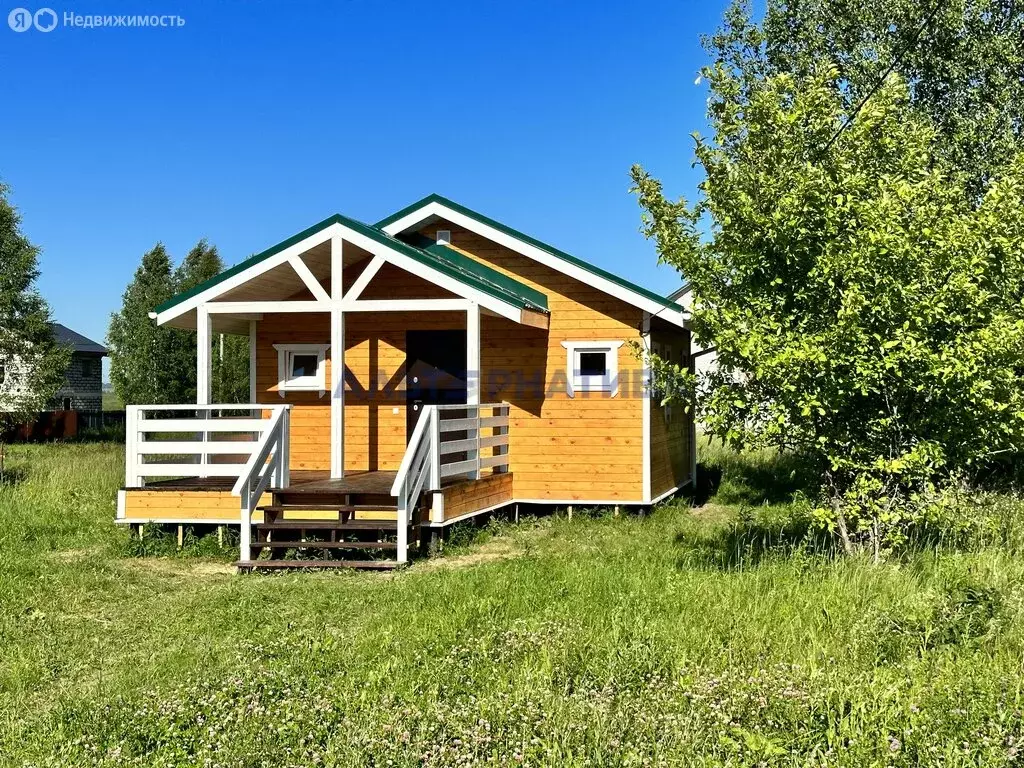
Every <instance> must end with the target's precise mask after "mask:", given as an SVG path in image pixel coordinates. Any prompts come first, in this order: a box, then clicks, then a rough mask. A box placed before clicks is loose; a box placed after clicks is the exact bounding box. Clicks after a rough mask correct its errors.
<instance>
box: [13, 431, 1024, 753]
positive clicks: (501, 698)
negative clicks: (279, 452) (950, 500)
mask: <svg viewBox="0 0 1024 768" xmlns="http://www.w3.org/2000/svg"><path fill="white" fill-rule="evenodd" d="M10 454H11V458H10V460H9V462H8V466H9V469H10V472H9V473H8V476H7V478H6V479H5V482H4V484H3V485H2V486H0V521H2V526H0V764H4V765H7V764H9V765H37V766H42V765H52V766H65V765H160V766H191V765H210V766H213V765H223V766H228V765H232V766H263V765H265V766H289V765H311V766H313V765H345V766H347V765H381V766H383V765H396V766H402V765H409V766H411V765H421V764H427V765H467V764H471V763H472V762H473V761H474V760H476V761H478V762H480V763H494V764H499V765H518V764H525V765H579V766H582V765H672V766H675V765H750V766H757V765H784V766H792V765H851V766H852V765H856V766H862V765H877V766H886V765H893V766H896V765H900V766H903V765H905V766H911V765H921V764H935V765H938V764H942V765H1007V764H1012V763H1013V762H1014V758H1015V757H1016V750H1017V744H1018V741H1019V740H1020V739H1021V738H1022V734H1021V728H1022V725H1021V707H1022V695H1021V690H1020V686H1021V681H1022V680H1024V674H1022V669H1021V666H1022V659H1024V623H1022V617H1024V586H1022V585H1024V560H1022V559H1021V555H1020V551H1019V550H1018V548H1017V547H1016V545H1014V544H1013V543H1012V542H1013V541H1014V539H1013V538H1012V537H1009V538H1007V537H1003V538H1000V539H993V540H992V541H993V542H995V541H998V542H1000V543H999V545H996V544H985V545H978V546H974V547H972V548H970V549H968V550H965V551H953V550H935V549H931V550H923V551H918V552H913V553H908V554H905V555H903V556H901V557H899V558H893V559H891V560H890V561H888V562H885V563H883V564H881V565H878V566H873V565H871V564H870V563H868V562H867V561H865V560H862V559H857V558H853V559H842V558H837V557H834V556H832V555H831V554H830V553H829V552H828V551H827V548H822V547H818V546H815V545H814V544H808V543H807V542H806V541H803V540H801V539H799V538H798V537H796V536H794V535H793V531H792V530H790V528H787V525H788V523H787V522H786V521H787V520H788V519H790V517H791V514H790V513H791V512H792V509H791V507H790V504H789V499H790V497H791V495H792V493H793V492H794V491H795V490H796V489H797V487H798V483H797V478H798V475H795V474H793V472H792V468H790V467H788V466H787V465H786V464H785V463H784V462H781V463H780V462H777V460H776V459H774V458H773V457H768V456H755V457H747V458H745V459H738V458H734V457H730V456H725V455H721V454H716V453H714V452H712V453H710V454H709V456H710V461H711V463H712V464H713V466H711V467H709V475H715V474H719V473H720V480H719V482H718V485H717V490H716V491H715V493H714V495H712V496H711V498H710V499H708V503H707V504H706V505H705V506H704V507H702V508H700V509H696V510H694V509H691V508H690V507H689V505H688V504H686V503H678V504H676V505H674V506H665V507H662V508H660V509H658V510H657V511H656V512H655V513H654V514H652V515H649V516H646V517H642V518H641V517H635V516H623V517H619V518H613V517H611V516H609V515H604V514H594V515H584V514H579V513H577V514H576V515H574V517H573V519H572V520H568V519H566V518H565V517H563V516H555V517H549V518H544V519H538V520H527V521H524V522H522V523H521V524H520V525H518V526H512V525H508V524H500V525H493V526H492V527H491V528H490V529H489V530H487V531H484V532H476V533H472V532H468V531H464V532H462V533H461V534H460V537H459V541H458V546H456V547H451V548H449V549H448V550H447V554H446V556H445V557H442V558H438V559H433V560H429V561H419V562H418V563H417V564H416V565H414V566H413V567H412V568H410V569H408V570H406V571H403V572H400V573H396V574H393V575H380V574H337V573H329V574H328V573H323V574H320V573H305V574H287V575H280V576H244V577H239V576H235V575H233V574H232V573H231V569H230V566H229V561H230V559H231V557H232V553H230V552H224V553H219V552H218V551H217V548H216V545H215V542H214V543H213V544H211V542H210V540H208V539H207V540H204V541H202V542H196V543H194V544H193V545H192V547H191V549H190V551H189V552H187V553H184V554H178V553H175V552H174V548H173V546H170V545H168V544H167V542H165V541H152V542H151V543H150V544H148V545H146V546H148V547H149V550H150V552H151V553H152V552H163V553H164V554H163V555H160V556H157V555H155V554H149V555H148V556H144V557H140V556H138V555H139V545H138V543H137V542H133V541H132V540H131V539H130V537H129V536H128V535H127V534H126V533H124V532H122V531H120V530H117V529H115V527H114V526H113V524H112V519H113V514H114V492H115V490H116V488H117V487H118V485H119V484H120V481H121V474H122V471H123V470H122V467H123V463H122V462H123V454H122V452H121V448H120V447H117V446H112V445H57V446H29V447H15V448H11V449H10ZM992 503H993V505H995V506H999V505H1002V507H1005V508H1006V509H1007V510H1009V511H1008V512H1007V513H1006V514H1007V515H1008V516H1009V517H1010V518H1014V519H1015V518H1016V515H1017V512H1018V511H1019V505H1017V503H1016V502H1013V501H1012V500H1007V499H1000V500H993V501H992ZM144 544H145V542H144Z"/></svg>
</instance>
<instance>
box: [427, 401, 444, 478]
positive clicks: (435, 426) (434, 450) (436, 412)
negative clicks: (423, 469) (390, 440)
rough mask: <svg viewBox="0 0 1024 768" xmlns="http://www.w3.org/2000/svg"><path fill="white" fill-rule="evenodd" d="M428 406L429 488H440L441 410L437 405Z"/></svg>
mask: <svg viewBox="0 0 1024 768" xmlns="http://www.w3.org/2000/svg"><path fill="white" fill-rule="evenodd" d="M427 407H428V408H430V409H431V410H430V419H431V421H430V424H429V427H430V490H432V491H438V490H440V489H441V411H440V409H439V408H438V407H437V406H427Z"/></svg>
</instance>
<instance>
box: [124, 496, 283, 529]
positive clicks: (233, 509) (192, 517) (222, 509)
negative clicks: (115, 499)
mask: <svg viewBox="0 0 1024 768" xmlns="http://www.w3.org/2000/svg"><path fill="white" fill-rule="evenodd" d="M270 503H271V500H270V494H268V493H265V494H263V498H261V499H260V504H270ZM241 513H242V501H241V499H240V498H239V497H238V496H232V495H231V491H229V490H209V489H207V490H202V491H185V490H167V489H155V488H154V489H149V488H128V489H127V490H125V492H124V518H123V519H124V521H125V522H127V523H145V522H150V521H167V522H177V521H181V522H190V523H201V522H204V521H209V522H211V523H212V522H229V523H233V524H236V525H237V524H238V522H239V520H240V519H241V517H240V516H241ZM262 521H263V513H262V512H256V513H255V514H253V522H257V523H259V522H262Z"/></svg>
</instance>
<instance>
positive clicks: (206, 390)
mask: <svg viewBox="0 0 1024 768" xmlns="http://www.w3.org/2000/svg"><path fill="white" fill-rule="evenodd" d="M211 337H212V333H211V328H210V310H209V309H207V307H206V305H205V304H200V305H199V306H198V307H197V308H196V405H209V404H210V380H211V376H212V371H211V370H210V343H211Z"/></svg>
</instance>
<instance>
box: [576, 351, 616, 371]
mask: <svg viewBox="0 0 1024 768" xmlns="http://www.w3.org/2000/svg"><path fill="white" fill-rule="evenodd" d="M608 352H609V350H601V351H600V352H578V353H577V356H578V359H579V367H578V370H579V373H580V376H604V375H605V374H607V373H608Z"/></svg>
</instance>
